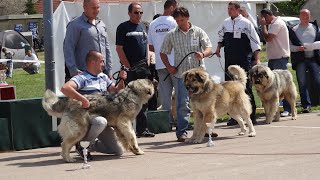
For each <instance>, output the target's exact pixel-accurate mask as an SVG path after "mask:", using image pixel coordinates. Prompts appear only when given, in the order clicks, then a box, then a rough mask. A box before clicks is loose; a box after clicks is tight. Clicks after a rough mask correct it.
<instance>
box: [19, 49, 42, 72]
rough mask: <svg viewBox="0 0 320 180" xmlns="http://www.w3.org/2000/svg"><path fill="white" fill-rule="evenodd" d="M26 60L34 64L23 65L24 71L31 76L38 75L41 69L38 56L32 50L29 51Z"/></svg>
mask: <svg viewBox="0 0 320 180" xmlns="http://www.w3.org/2000/svg"><path fill="white" fill-rule="evenodd" d="M24 60H29V61H30V60H32V61H34V62H25V63H23V66H22V69H23V70H25V71H26V72H27V73H29V74H38V73H39V69H40V62H39V60H38V57H37V55H35V54H33V53H32V51H31V50H27V52H26V56H25V57H24Z"/></svg>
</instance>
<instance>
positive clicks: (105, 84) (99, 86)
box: [71, 71, 112, 94]
mask: <svg viewBox="0 0 320 180" xmlns="http://www.w3.org/2000/svg"><path fill="white" fill-rule="evenodd" d="M71 81H73V82H75V83H76V84H77V91H78V92H79V93H80V94H92V93H102V94H105V93H106V91H107V89H108V88H109V87H110V85H111V84H112V81H111V80H110V79H109V77H108V76H107V75H106V74H104V73H100V74H98V75H97V76H95V75H93V74H91V73H89V72H87V71H84V72H82V73H81V74H79V75H77V76H74V77H72V78H71Z"/></svg>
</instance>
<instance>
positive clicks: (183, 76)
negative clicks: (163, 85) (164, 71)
mask: <svg viewBox="0 0 320 180" xmlns="http://www.w3.org/2000/svg"><path fill="white" fill-rule="evenodd" d="M188 74H189V71H186V72H184V73H182V78H183V82H186V80H187V76H188Z"/></svg>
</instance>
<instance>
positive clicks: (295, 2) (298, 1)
mask: <svg viewBox="0 0 320 180" xmlns="http://www.w3.org/2000/svg"><path fill="white" fill-rule="evenodd" d="M304 3H305V0H291V1H289V2H278V3H274V5H276V6H277V7H278V8H279V12H280V13H281V14H283V15H286V16H295V15H299V11H300V9H301V7H302V5H303V4H304Z"/></svg>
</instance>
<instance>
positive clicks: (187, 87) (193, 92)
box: [186, 86, 198, 94]
mask: <svg viewBox="0 0 320 180" xmlns="http://www.w3.org/2000/svg"><path fill="white" fill-rule="evenodd" d="M186 89H187V91H188V92H189V94H195V93H196V92H197V91H198V88H197V87H191V86H186Z"/></svg>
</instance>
